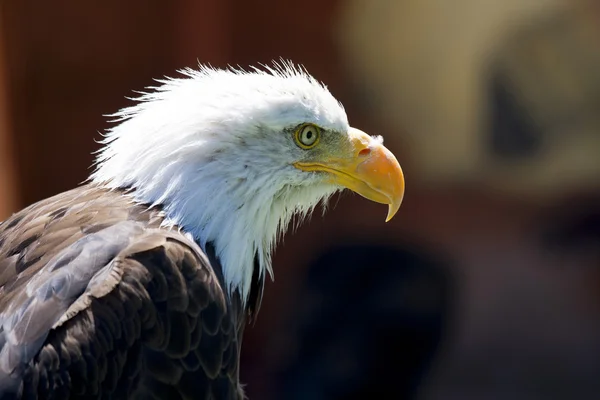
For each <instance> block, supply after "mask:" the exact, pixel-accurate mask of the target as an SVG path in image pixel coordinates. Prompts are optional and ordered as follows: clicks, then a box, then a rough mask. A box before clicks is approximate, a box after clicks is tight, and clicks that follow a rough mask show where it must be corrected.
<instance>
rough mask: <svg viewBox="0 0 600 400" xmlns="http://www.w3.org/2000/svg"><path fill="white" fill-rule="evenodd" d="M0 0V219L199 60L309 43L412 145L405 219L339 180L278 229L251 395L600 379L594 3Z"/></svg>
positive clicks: (327, 72)
mask: <svg viewBox="0 0 600 400" xmlns="http://www.w3.org/2000/svg"><path fill="white" fill-rule="evenodd" d="M0 13H1V14H0V219H3V218H5V217H6V216H8V215H9V214H10V213H11V212H13V211H16V210H17V209H19V208H22V207H24V206H26V205H28V204H31V203H32V202H35V201H37V200H40V199H42V198H44V197H47V196H50V195H52V194H55V193H58V192H60V191H63V190H66V189H69V188H71V187H73V186H74V185H77V184H78V183H80V182H82V181H83V180H84V179H85V178H86V177H87V175H88V174H89V172H90V165H91V164H92V160H93V155H92V152H93V151H94V150H96V149H97V148H98V144H97V143H96V142H95V140H98V139H99V138H100V132H102V131H103V130H104V129H106V128H108V127H109V126H110V125H109V123H108V122H107V120H108V118H106V117H104V116H103V115H104V114H109V113H112V112H114V111H116V110H117V109H119V108H121V107H123V106H126V105H130V104H131V101H130V100H127V99H126V96H131V95H133V92H132V91H133V90H140V89H143V88H144V87H145V86H149V85H151V84H152V79H153V78H160V77H162V76H164V75H170V76H173V75H175V74H176V70H177V69H180V68H183V67H188V66H189V67H194V66H196V65H197V62H198V61H200V62H203V63H210V64H212V65H214V66H226V65H228V64H232V65H237V64H239V65H241V66H247V65H250V64H253V65H256V64H257V63H261V62H262V63H268V62H269V61H270V60H272V59H279V58H280V57H283V58H289V59H292V60H294V61H295V62H298V63H302V64H304V65H305V66H306V67H307V69H308V70H309V71H310V72H311V73H312V74H313V75H315V76H316V77H317V78H318V79H319V80H322V81H324V82H326V84H327V85H328V86H329V88H330V89H331V91H332V92H333V93H334V95H335V96H336V97H338V99H340V100H341V101H342V102H343V103H344V104H345V106H346V109H347V111H348V114H349V118H350V121H351V123H352V124H353V125H354V126H356V127H358V128H361V129H363V130H365V131H367V132H369V133H371V134H380V135H383V136H384V137H385V140H386V144H387V145H388V147H389V148H390V149H391V150H392V151H393V152H394V153H395V154H396V155H397V157H398V159H399V161H400V163H401V164H402V165H403V168H404V171H405V175H406V185H407V190H406V196H405V202H404V205H403V206H402V208H401V209H400V211H399V213H398V214H397V216H396V217H395V219H394V220H393V221H391V222H390V223H387V224H385V223H384V222H383V220H384V217H385V213H386V210H385V207H383V206H380V205H377V204H374V203H371V202H368V201H366V200H363V199H361V198H360V197H358V196H354V195H349V194H345V195H342V196H340V197H339V198H338V199H336V201H335V202H334V203H333V204H335V207H333V209H332V210H331V211H330V212H329V213H328V214H326V216H325V217H324V218H321V217H320V216H318V215H316V216H315V217H313V219H312V221H311V222H310V223H308V224H306V225H304V226H302V227H301V228H300V229H299V230H298V231H297V232H296V233H295V234H291V233H289V234H288V235H287V237H286V240H285V242H284V244H283V245H282V246H280V247H279V249H278V251H277V254H276V257H275V276H276V279H275V283H274V284H272V283H269V284H268V285H267V288H266V293H265V298H264V303H263V308H262V310H261V313H260V315H259V318H258V322H257V323H256V324H255V325H254V326H252V327H249V328H248V329H247V335H246V338H245V342H244V345H245V347H244V352H243V358H242V363H243V366H242V379H243V380H244V382H246V383H247V392H248V394H249V396H250V398H251V399H297V400H300V399H353V398H356V399H366V398H386V399H387V398H390V399H392V398H398V399H403V398H415V399H467V398H468V399H540V398H543V399H592V398H594V399H595V398H598V393H600V2H598V1H588V0H504V1H497V0H454V1H446V0H395V1H393V0H333V1H326V0H304V1H287V2H286V1H279V0H250V1H249V0H244V1H242V0H201V1H171V2H166V1H147V0H130V1H120V0H103V1H96V2H81V1H77V0H55V1H52V2H39V1H33V0H19V1H17V0H5V1H2V2H0ZM391 393H394V394H393V395H392V394H391Z"/></svg>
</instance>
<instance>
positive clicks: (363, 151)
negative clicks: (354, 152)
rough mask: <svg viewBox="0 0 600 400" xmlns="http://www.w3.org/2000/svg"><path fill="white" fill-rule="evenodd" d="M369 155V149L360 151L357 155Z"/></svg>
mask: <svg viewBox="0 0 600 400" xmlns="http://www.w3.org/2000/svg"><path fill="white" fill-rule="evenodd" d="M369 154H371V149H369V148H368V147H367V148H366V149H362V150H361V151H359V152H358V155H359V156H360V157H366V156H368V155H369Z"/></svg>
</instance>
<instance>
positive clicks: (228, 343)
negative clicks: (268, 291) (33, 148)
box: [0, 185, 260, 399]
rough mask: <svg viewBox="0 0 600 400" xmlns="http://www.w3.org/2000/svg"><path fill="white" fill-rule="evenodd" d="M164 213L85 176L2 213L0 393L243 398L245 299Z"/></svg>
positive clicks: (7, 396)
mask: <svg viewBox="0 0 600 400" xmlns="http://www.w3.org/2000/svg"><path fill="white" fill-rule="evenodd" d="M162 220H163V215H162V213H161V211H160V209H158V208H148V207H146V206H144V205H138V204H135V203H133V202H132V201H131V200H130V199H129V198H128V197H127V196H124V195H123V193H122V192H120V191H109V190H106V189H102V188H98V187H94V186H90V185H87V186H82V187H80V188H77V189H74V190H71V191H68V192H65V193H62V194H59V195H57V196H55V197H52V198H49V199H46V200H43V201H41V202H39V203H37V204H34V205H32V206H30V207H28V208H26V209H24V210H23V211H21V212H19V213H17V214H14V215H13V216H12V217H11V218H9V219H8V220H6V221H4V222H3V223H1V224H0V393H1V396H0V398H2V399H10V398H25V399H35V398H39V399H46V398H47V399H62V398H84V397H85V398H89V397H94V398H106V399H111V398H128V399H153V398H155V399H159V398H160V399H164V398H168V399H191V398H201V399H209V398H216V399H239V398H242V397H243V394H242V391H241V389H240V388H239V385H238V359H239V351H240V340H241V336H242V331H243V326H244V319H245V317H244V316H245V313H244V310H243V308H242V306H241V302H240V300H239V298H237V296H235V297H234V298H228V297H227V295H226V294H225V292H224V291H223V290H222V285H223V282H222V277H221V276H220V274H221V268H220V265H219V263H218V261H217V260H215V259H214V258H213V257H212V254H211V250H210V248H208V249H207V253H208V254H205V253H204V252H203V251H202V250H201V249H200V247H199V246H198V245H197V244H196V243H195V242H194V241H193V240H191V239H189V238H188V237H187V236H185V235H184V234H183V233H181V232H179V231H178V230H177V229H170V230H168V229H164V228H160V224H161V222H162ZM207 247H209V246H207ZM257 289H258V287H257V286H255V293H254V296H253V298H254V299H256V300H258V296H257V295H256V290H257ZM259 291H260V290H259Z"/></svg>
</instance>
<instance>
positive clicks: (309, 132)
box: [306, 131, 312, 139]
mask: <svg viewBox="0 0 600 400" xmlns="http://www.w3.org/2000/svg"><path fill="white" fill-rule="evenodd" d="M306 138H307V139H310V138H312V131H308V132H307V133H306Z"/></svg>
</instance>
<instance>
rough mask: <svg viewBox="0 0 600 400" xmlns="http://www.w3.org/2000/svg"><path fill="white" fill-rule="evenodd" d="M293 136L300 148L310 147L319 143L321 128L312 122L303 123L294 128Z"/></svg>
mask: <svg viewBox="0 0 600 400" xmlns="http://www.w3.org/2000/svg"><path fill="white" fill-rule="evenodd" d="M294 138H295V140H296V144H297V145H298V146H300V147H301V148H303V149H311V148H313V147H315V146H316V145H317V144H318V143H319V139H320V138H321V128H319V127H318V126H316V125H313V124H303V125H301V126H300V127H299V128H298V129H297V130H296V133H295V134H294Z"/></svg>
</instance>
